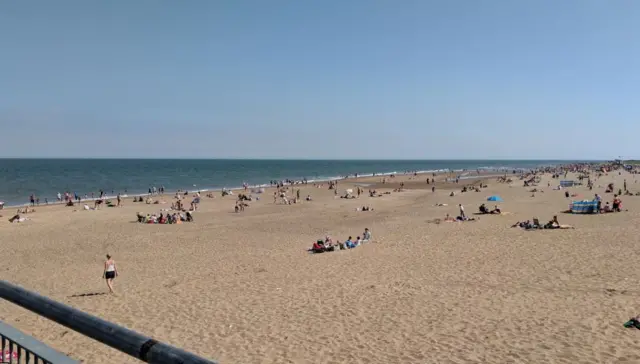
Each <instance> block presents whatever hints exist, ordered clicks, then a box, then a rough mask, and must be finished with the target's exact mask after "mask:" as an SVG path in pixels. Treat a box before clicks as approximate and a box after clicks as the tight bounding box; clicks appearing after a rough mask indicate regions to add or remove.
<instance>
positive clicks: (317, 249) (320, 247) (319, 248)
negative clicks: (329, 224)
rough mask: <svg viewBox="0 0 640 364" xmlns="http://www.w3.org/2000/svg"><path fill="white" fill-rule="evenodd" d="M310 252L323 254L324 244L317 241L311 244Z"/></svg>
mask: <svg viewBox="0 0 640 364" xmlns="http://www.w3.org/2000/svg"><path fill="white" fill-rule="evenodd" d="M311 251H312V252H314V253H324V252H325V247H324V242H323V241H322V240H318V241H316V242H315V243H313V246H312V247H311Z"/></svg>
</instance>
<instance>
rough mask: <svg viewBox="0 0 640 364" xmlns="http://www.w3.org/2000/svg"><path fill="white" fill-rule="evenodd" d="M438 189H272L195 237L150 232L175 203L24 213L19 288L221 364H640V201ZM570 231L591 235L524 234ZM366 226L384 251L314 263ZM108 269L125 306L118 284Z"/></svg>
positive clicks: (198, 222) (33, 330)
mask: <svg viewBox="0 0 640 364" xmlns="http://www.w3.org/2000/svg"><path fill="white" fill-rule="evenodd" d="M635 176H636V175H631V174H628V173H626V172H622V173H621V174H619V173H618V172H615V173H609V174H608V175H605V176H603V177H601V178H599V179H597V180H595V187H594V188H593V190H592V191H590V190H588V188H587V187H586V186H578V187H573V188H570V189H569V190H570V191H571V192H572V193H577V194H579V195H580V196H581V197H580V198H576V199H583V198H584V199H592V198H593V195H594V194H595V193H598V194H600V195H601V196H603V200H604V201H611V200H612V198H613V195H612V194H610V193H607V194H606V193H605V187H606V185H607V184H608V183H611V182H613V183H615V184H616V190H617V189H618V188H622V184H623V180H625V179H626V181H627V184H628V189H629V190H630V191H632V192H633V193H635V192H639V191H640V184H638V183H637V179H636V177H635ZM427 177H430V176H428V175H419V176H417V177H416V176H410V175H403V176H397V177H396V178H394V179H393V181H392V182H393V183H389V184H385V185H382V184H380V178H379V177H371V178H367V179H359V180H357V181H346V182H340V184H339V191H340V192H342V191H344V189H345V188H353V187H354V183H358V184H364V185H370V186H365V187H363V188H364V189H365V191H366V190H368V189H369V188H373V187H375V188H376V189H377V190H378V192H382V193H384V192H391V191H392V190H393V189H394V188H397V187H398V186H399V183H401V182H404V183H405V188H406V190H405V191H404V192H392V193H390V194H382V197H375V198H372V197H369V196H368V194H367V193H365V194H364V195H362V196H361V197H360V198H357V199H340V198H337V197H336V196H335V195H334V192H333V190H328V189H327V186H326V185H325V186H324V187H322V188H316V187H313V186H312V185H303V186H296V187H295V189H298V188H300V190H301V192H300V194H301V196H302V197H303V198H304V197H306V196H307V195H311V196H312V198H313V201H310V202H309V201H302V202H300V203H298V204H294V205H284V204H274V203H273V198H272V192H273V190H267V191H266V192H265V193H264V194H263V195H262V196H261V199H260V201H251V202H249V205H250V206H249V207H248V208H247V209H246V210H245V211H244V212H242V213H235V212H234V211H233V210H234V209H233V208H234V205H235V196H225V197H221V196H220V195H219V194H216V195H215V198H206V197H204V196H203V198H202V202H201V204H200V207H199V210H198V211H197V212H195V213H194V219H195V222H193V223H184V224H181V225H147V224H139V223H136V221H135V220H136V212H141V213H143V214H147V213H159V212H160V209H161V208H167V207H169V206H170V203H171V201H172V194H167V195H165V197H164V199H165V200H166V201H167V202H168V204H167V205H153V204H150V205H147V204H144V203H133V202H132V199H131V198H126V199H124V203H125V205H124V207H122V208H102V209H100V210H97V211H84V210H83V209H82V208H81V207H64V206H52V207H46V208H36V210H37V211H36V212H35V213H32V214H28V215H27V216H28V217H29V219H30V220H28V221H26V222H24V223H18V224H16V223H14V224H11V223H9V222H8V221H7V218H9V217H11V215H13V213H14V212H15V211H14V210H13V209H11V210H8V209H7V210H4V211H0V214H2V215H3V218H2V219H1V221H0V240H1V241H2V244H1V245H0V253H1V254H2V257H3V260H4V261H3V263H4V264H3V267H2V279H6V280H8V281H10V282H14V283H17V284H20V285H22V286H24V287H25V288H28V289H31V290H35V291H37V292H39V293H41V294H43V295H46V296H48V297H51V298H53V299H55V300H58V301H60V302H64V303H67V304H69V305H72V306H74V307H76V308H78V309H81V310H84V311H86V312H88V313H91V314H94V315H97V316H99V317H101V318H104V319H106V320H110V321H112V322H115V323H118V324H121V325H124V326H126V327H128V328H131V329H133V330H136V331H138V332H141V333H144V334H147V335H150V336H152V337H154V338H156V339H158V340H162V341H165V342H167V343H169V344H172V345H175V346H178V347H181V348H184V349H186V350H189V351H193V352H194V353H196V354H199V355H202V356H204V357H208V358H211V359H214V360H218V361H220V362H221V363H622V362H626V363H637V362H640V351H639V350H638V349H640V332H638V330H636V329H625V328H623V326H622V324H623V323H624V322H625V321H627V320H628V319H629V318H630V317H632V316H635V315H637V314H639V313H640V305H639V303H638V300H639V298H640V289H639V288H638V284H639V283H640V266H639V267H636V266H635V264H634V261H635V253H636V252H638V249H640V238H639V237H638V234H637V225H636V224H637V223H638V222H639V221H640V196H623V197H622V201H623V208H624V209H628V210H629V211H623V212H619V213H610V214H600V215H572V214H564V213H561V211H564V210H567V208H568V206H569V203H570V201H571V199H567V198H566V197H565V195H564V191H558V190H554V189H553V187H554V186H556V185H557V184H558V180H557V179H555V180H552V179H551V176H550V175H548V174H546V175H544V176H543V177H542V181H541V182H540V183H539V186H538V187H537V188H538V189H539V190H542V191H543V192H536V193H535V195H532V193H531V192H530V190H531V189H532V188H531V187H523V185H522V181H520V180H518V179H517V177H513V179H514V181H513V183H511V184H507V183H498V182H496V180H495V179H491V180H487V182H486V183H487V184H488V187H487V188H485V189H483V190H482V191H481V192H473V191H471V192H466V193H458V192H459V189H460V188H461V186H462V184H463V182H464V183H471V182H473V181H461V183H460V184H457V185H456V184H454V183H449V184H444V183H442V182H441V183H440V184H439V185H438V188H437V189H436V191H435V192H432V191H431V186H427V185H426V182H425V179H426V178H427ZM568 178H569V179H571V178H575V175H574V176H572V175H571V174H570V175H569V176H568ZM548 183H551V187H548ZM454 190H455V191H456V195H455V196H450V195H449V194H450V192H451V191H454ZM491 195H499V196H501V197H502V198H503V199H504V202H501V203H499V206H500V208H501V210H502V211H503V212H508V214H502V215H482V216H474V217H479V220H477V221H468V222H459V223H458V222H457V223H445V222H440V223H435V222H434V220H435V219H443V218H444V216H445V215H446V214H451V215H452V216H456V215H457V214H458V204H463V205H464V206H465V209H466V213H467V214H468V215H469V216H473V215H472V213H474V212H477V211H478V206H479V205H480V204H481V203H483V202H485V203H487V206H488V207H490V208H492V207H493V205H495V203H492V202H486V199H487V197H488V196H491ZM436 204H447V206H436ZM362 206H370V207H372V208H373V211H364V212H363V211H356V209H357V208H358V207H362ZM74 210H76V211H74ZM553 215H558V219H559V220H560V222H561V223H562V224H570V225H572V226H574V227H575V229H571V230H540V231H525V230H523V229H520V228H512V227H511V226H512V225H513V224H514V223H516V222H518V221H524V220H528V219H532V218H533V217H537V218H539V219H540V221H541V222H547V221H549V220H550V219H551V218H552V217H553ZM365 228H369V229H370V230H371V232H372V235H373V241H372V242H370V243H367V244H364V245H362V246H360V247H358V248H356V249H351V250H342V251H336V252H329V253H324V254H310V253H309V252H307V249H308V248H310V247H311V245H312V244H313V242H314V241H316V240H317V239H320V238H323V237H324V236H326V235H330V236H332V237H333V238H334V239H338V240H340V241H343V240H346V238H348V237H349V236H353V237H354V238H355V237H356V236H358V235H361V234H362V232H363V230H364V229H365ZM107 253H109V254H111V255H112V256H113V258H114V259H115V260H116V262H117V266H118V270H119V273H120V276H119V277H118V278H117V279H116V281H115V290H116V293H117V295H108V294H106V292H107V286H106V284H105V282H104V279H102V273H103V262H104V256H105V254H107ZM92 293H101V294H99V295H88V294H92ZM102 293H105V294H102ZM0 319H1V320H3V321H5V322H7V323H8V324H10V325H13V326H15V327H16V328H18V329H20V330H22V331H23V332H25V333H27V334H29V335H33V336H34V337H36V338H38V339H39V340H42V341H44V342H45V343H47V344H49V345H51V346H52V347H54V348H56V349H57V350H59V351H62V352H63V353H66V354H68V355H70V356H71V357H73V358H75V359H78V360H81V361H83V362H85V363H134V362H137V361H135V360H133V359H131V358H129V357H127V356H125V355H124V354H121V353H119V352H117V351H116V350H113V349H110V348H108V347H106V346H104V345H101V344H99V343H96V342H94V341H92V340H91V339H88V338H85V337H83V336H81V335H79V334H77V333H75V332H73V331H71V330H69V329H67V328H64V327H62V326H59V325H57V324H55V323H53V322H51V321H48V320H46V319H43V318H39V317H38V316H37V315H35V314H33V313H31V312H28V311H26V310H23V309H21V308H18V307H16V306H14V305H12V304H9V303H6V302H0Z"/></svg>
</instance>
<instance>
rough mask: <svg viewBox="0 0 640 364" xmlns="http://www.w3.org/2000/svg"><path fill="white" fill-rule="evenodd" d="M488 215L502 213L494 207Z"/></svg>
mask: <svg viewBox="0 0 640 364" xmlns="http://www.w3.org/2000/svg"><path fill="white" fill-rule="evenodd" d="M489 213H491V214H496V215H500V214H501V213H502V211H501V210H500V209H499V208H498V205H496V206H495V207H494V208H493V210H491V211H490V212H489Z"/></svg>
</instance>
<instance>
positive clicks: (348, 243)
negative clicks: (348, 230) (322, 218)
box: [344, 237, 356, 249]
mask: <svg viewBox="0 0 640 364" xmlns="http://www.w3.org/2000/svg"><path fill="white" fill-rule="evenodd" d="M351 239H353V238H352V237H349V239H347V241H345V242H344V245H345V246H346V247H347V249H353V248H355V247H356V244H355V243H354V242H353V241H352V240H351Z"/></svg>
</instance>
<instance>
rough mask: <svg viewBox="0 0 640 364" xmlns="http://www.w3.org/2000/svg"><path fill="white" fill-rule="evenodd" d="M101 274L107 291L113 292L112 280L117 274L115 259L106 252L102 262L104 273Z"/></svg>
mask: <svg viewBox="0 0 640 364" xmlns="http://www.w3.org/2000/svg"><path fill="white" fill-rule="evenodd" d="M102 276H103V277H104V278H105V279H106V280H107V286H108V287H109V293H113V280H114V279H115V278H116V277H117V276H118V269H117V268H116V261H115V260H113V259H111V255H109V254H107V260H106V261H105V262H104V273H103V274H102Z"/></svg>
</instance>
